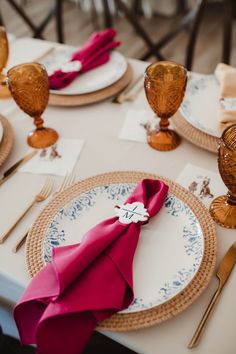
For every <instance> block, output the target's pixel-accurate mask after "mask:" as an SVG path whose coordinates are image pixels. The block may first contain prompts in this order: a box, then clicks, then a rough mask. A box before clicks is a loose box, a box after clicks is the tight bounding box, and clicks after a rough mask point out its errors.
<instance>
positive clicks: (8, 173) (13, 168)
mask: <svg viewBox="0 0 236 354" xmlns="http://www.w3.org/2000/svg"><path fill="white" fill-rule="evenodd" d="M36 152H37V151H36V150H34V151H31V152H30V153H28V154H27V155H25V156H24V157H22V158H21V159H20V160H19V161H17V162H16V163H15V164H14V165H12V166H11V167H10V168H9V169H8V170H7V171H5V172H4V174H3V178H2V179H1V180H0V186H1V185H2V184H3V183H4V182H6V181H7V180H8V179H9V178H10V177H11V176H13V175H14V173H16V172H17V169H18V168H19V167H21V166H22V165H23V164H24V163H26V162H27V161H28V160H30V159H31V158H32V157H33V156H34V155H35V154H36Z"/></svg>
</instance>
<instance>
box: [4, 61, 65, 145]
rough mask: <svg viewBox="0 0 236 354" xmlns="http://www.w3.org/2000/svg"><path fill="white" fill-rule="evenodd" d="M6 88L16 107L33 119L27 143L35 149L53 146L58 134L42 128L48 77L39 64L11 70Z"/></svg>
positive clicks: (47, 96) (52, 130)
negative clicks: (34, 126) (32, 126)
mask: <svg viewBox="0 0 236 354" xmlns="http://www.w3.org/2000/svg"><path fill="white" fill-rule="evenodd" d="M7 76H8V86H9V88H10V91H11V94H12V97H13V98H14V100H15V101H16V103H17V104H18V106H19V107H20V108H21V109H22V110H23V111H24V112H25V113H26V114H28V115H29V116H31V117H33V118H34V124H35V125H36V129H35V130H34V131H32V132H30V133H29V135H28V138H27V142H28V144H29V145H30V146H31V147H33V148H36V149H43V148H46V147H48V146H51V145H53V144H54V143H55V142H56V141H57V139H58V134H57V132H56V131H55V130H54V129H51V128H45V127H43V119H42V117H41V115H42V113H43V112H44V110H45V108H46V107H47V104H48V99H49V86H48V75H47V72H46V69H45V68H44V66H43V65H41V64H39V63H27V64H20V65H17V66H14V67H13V68H11V69H10V70H9V71H8V73H7Z"/></svg>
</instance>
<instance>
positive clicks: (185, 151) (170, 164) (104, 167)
mask: <svg viewBox="0 0 236 354" xmlns="http://www.w3.org/2000/svg"><path fill="white" fill-rule="evenodd" d="M31 41H32V40H31ZM33 41H36V40H33ZM14 43H16V42H14ZM14 43H13V44H12V46H14ZM35 43H37V46H39V45H42V46H43V45H46V44H44V43H45V42H41V41H37V42H35ZM19 47H20V46H19ZM23 50H24V48H21V51H23ZM15 55H16V56H17V53H16V54H15ZM21 55H22V53H21ZM25 55H26V58H27V52H25ZM130 63H131V65H132V67H133V70H134V76H136V75H137V74H140V73H142V72H143V71H144V69H145V67H146V65H147V63H144V62H140V61H137V60H130ZM129 108H135V109H137V108H147V103H146V99H145V95H144V92H142V93H141V94H140V95H139V97H138V99H137V100H136V101H135V102H134V103H130V102H126V103H124V104H122V105H116V104H113V103H111V100H107V101H105V102H102V103H98V104H95V105H90V106H87V107H77V108H60V107H50V106H49V107H48V108H47V109H46V111H45V113H44V115H43V116H44V118H45V122H46V123H45V124H46V125H48V126H51V127H54V128H56V129H57V131H58V132H59V134H60V135H61V136H63V137H65V138H79V139H83V140H84V141H85V145H84V148H83V151H82V153H81V155H80V157H79V160H78V163H77V166H76V172H77V176H78V178H79V179H82V178H86V177H89V176H92V175H96V174H99V173H103V172H109V171H117V170H118V171H120V170H138V171H145V172H151V173H156V174H160V175H162V176H165V177H168V178H171V179H173V180H175V179H176V177H177V176H178V175H179V173H180V172H181V171H182V169H183V168H184V166H185V165H186V164H187V163H189V162H191V163H192V164H195V165H198V166H201V167H204V168H207V169H210V170H212V171H215V172H217V171H218V168H217V156H216V155H214V154H212V153H209V152H207V151H204V150H201V149H200V148H198V147H196V146H194V145H192V144H190V143H188V142H187V141H186V140H183V141H182V143H181V145H180V146H179V147H178V148H177V149H176V150H174V151H170V152H158V151H155V150H153V149H151V148H150V147H149V146H148V145H147V144H143V143H136V142H130V141H124V140H119V139H118V135H119V132H120V130H121V127H122V124H123V121H124V118H125V113H126V111H127V110H128V109H129ZM0 113H1V114H5V115H6V117H7V118H8V119H9V121H10V122H11V123H12V125H13V128H14V133H15V140H14V147H13V151H12V152H11V154H10V156H9V158H8V160H7V162H6V163H5V164H4V165H3V166H2V167H1V168H0V173H3V171H4V170H6V169H7V168H8V167H9V166H11V165H12V164H13V163H14V162H15V161H17V160H18V159H19V158H20V157H22V156H23V155H24V154H25V153H26V151H27V149H28V147H27V144H26V135H27V133H28V132H29V131H30V130H31V129H32V119H31V118H29V117H28V116H26V115H25V114H24V113H23V112H21V111H20V110H19V109H18V108H17V107H16V106H15V104H14V103H13V101H12V100H11V99H10V100H6V101H0ZM44 179H45V177H44V176H42V175H41V176H39V175H31V174H23V173H18V174H16V175H15V176H14V177H12V178H11V179H10V180H9V181H8V182H7V183H5V184H4V185H2V186H1V188H0V211H1V213H0V220H1V222H0V234H1V233H3V232H4V231H5V230H6V229H7V227H8V226H9V225H11V223H12V222H13V221H14V220H15V218H16V217H17V215H18V214H19V213H20V212H21V211H22V209H23V207H24V206H25V205H26V204H27V202H28V201H29V200H30V198H31V197H33V196H34V194H35V192H37V191H38V189H39V187H40V186H41V184H42V181H43V180H44ZM58 182H59V178H58ZM44 205H45V203H44V204H43V203H41V205H39V206H38V207H37V208H35V209H34V210H33V211H32V212H31V213H29V215H27V217H25V218H24V220H23V222H21V223H20V225H19V226H18V227H17V228H16V230H15V231H14V232H13V233H12V235H11V236H10V238H9V239H8V240H7V241H6V242H5V243H4V244H3V245H0V299H4V302H7V303H9V304H10V303H14V302H16V301H17V300H18V298H19V296H20V294H21V292H22V291H23V289H24V288H25V287H26V286H27V284H28V283H29V277H28V275H27V271H26V266H25V258H24V249H23V248H22V249H21V250H20V251H19V252H18V253H17V254H14V253H12V251H11V249H12V247H13V244H14V243H15V242H16V240H17V239H18V238H19V236H20V235H22V234H23V233H24V231H25V230H27V229H28V227H29V226H30V225H31V223H32V222H33V221H34V219H35V217H36V215H37V214H38V212H39V210H40V208H42V207H43V206H44ZM217 238H218V249H219V254H218V261H219V260H220V259H221V258H222V256H223V255H224V253H225V252H226V250H227V248H228V247H229V246H230V245H231V244H232V243H233V241H235V238H236V232H235V230H227V229H224V228H221V227H218V226H217ZM166 256H167V257H168V255H166ZM235 272H236V271H235V270H233V274H232V276H231V277H230V279H229V281H228V283H227V285H226V287H225V290H224V292H223V294H222V296H221V300H220V302H219V304H218V306H217V308H216V310H215V312H214V314H213V316H212V318H211V321H210V322H209V324H208V327H207V330H206V333H205V335H204V337H203V338H202V340H201V342H200V344H199V346H198V347H197V348H196V349H194V350H193V352H194V353H196V354H209V353H211V354H213V353H214V354H222V353H226V354H235V328H236V299H235V294H236V274H235ZM216 285H217V281H216V279H215V278H213V279H212V281H211V282H210V285H209V286H208V287H207V289H206V290H205V291H204V293H203V294H202V295H201V296H200V297H199V298H198V299H197V301H195V303H194V304H193V305H191V306H190V307H189V308H188V309H187V310H185V311H184V312H182V313H181V314H179V315H178V316H176V317H174V318H172V319H170V320H168V321H166V322H164V323H162V324H159V325H156V326H153V327H150V328H146V329H142V330H138V331H132V332H126V333H116V332H105V335H107V336H109V337H111V338H113V339H114V340H116V341H118V342H120V343H122V344H123V345H125V346H127V347H129V348H131V349H133V350H135V351H136V352H138V353H144V354H156V353H159V354H162V353H165V354H173V353H175V354H187V353H189V349H187V344H188V342H189V340H190V338H191V336H192V334H193V332H194V330H195V329H196V326H197V324H198V322H199V320H200V318H201V317H202V314H203V311H204V309H205V307H206V305H207V304H208V302H209V300H210V298H211V296H212V294H213V292H214V289H215V287H216ZM0 303H2V309H3V311H2V312H1V311H0V316H1V317H0V323H1V322H3V323H2V325H3V327H4V326H5V328H7V324H4V319H5V320H7V316H4V308H5V307H4V305H3V300H1V301H0ZM8 319H9V318H8Z"/></svg>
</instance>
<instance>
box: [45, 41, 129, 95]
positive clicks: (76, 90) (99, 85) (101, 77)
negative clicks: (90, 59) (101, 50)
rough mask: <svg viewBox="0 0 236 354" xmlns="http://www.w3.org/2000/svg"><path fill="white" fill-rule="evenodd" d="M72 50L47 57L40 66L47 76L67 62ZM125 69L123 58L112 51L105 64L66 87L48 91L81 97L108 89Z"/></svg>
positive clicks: (60, 51)
mask: <svg viewBox="0 0 236 354" xmlns="http://www.w3.org/2000/svg"><path fill="white" fill-rule="evenodd" d="M74 51H75V49H74V48H67V49H57V48H55V50H54V51H53V53H51V54H50V55H48V56H47V57H46V58H44V60H42V64H43V65H44V66H45V67H46V69H47V72H48V75H51V74H52V73H53V72H54V70H55V69H57V68H59V67H60V66H61V65H62V64H64V63H66V62H68V60H69V58H70V56H71V54H72V53H73V52H74ZM126 69H127V61H126V59H125V57H124V56H123V55H122V54H120V53H119V52H117V51H112V52H111V55H110V59H109V61H108V62H107V63H105V64H103V65H101V66H99V67H97V68H95V69H93V70H90V71H88V72H86V73H83V74H81V75H78V77H77V78H76V79H75V80H74V81H73V82H72V83H71V84H70V85H68V86H67V87H65V88H63V89H61V90H50V92H51V93H53V94H57V95H81V94H85V93H91V92H95V91H98V90H101V89H103V88H105V87H108V86H110V85H112V84H114V83H115V82H116V81H118V80H119V79H120V78H121V77H122V76H123V75H124V73H125V71H126Z"/></svg>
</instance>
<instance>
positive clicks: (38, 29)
mask: <svg viewBox="0 0 236 354" xmlns="http://www.w3.org/2000/svg"><path fill="white" fill-rule="evenodd" d="M6 1H7V2H8V3H9V4H10V5H11V6H12V7H13V8H14V10H15V11H16V12H17V13H18V15H19V16H20V17H21V18H22V19H23V20H24V21H25V23H26V24H27V25H28V26H29V27H30V28H31V29H32V31H33V37H34V38H40V39H43V35H42V33H43V31H44V29H45V27H46V26H47V24H48V23H49V21H50V20H51V19H52V18H53V17H54V16H55V19H56V32H57V38H58V42H59V43H64V35H63V25H62V3H63V0H54V3H53V6H52V8H51V9H50V11H49V12H48V14H47V15H46V17H45V18H44V20H43V21H42V22H41V23H40V24H39V25H37V26H36V25H35V24H34V23H33V22H32V20H31V19H30V18H29V16H28V15H27V14H26V12H25V11H24V9H23V8H22V6H20V5H19V4H18V3H17V2H16V0H6ZM2 17H3V15H2ZM1 22H2V23H3V21H2V20H1V17H0V23H1Z"/></svg>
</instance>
